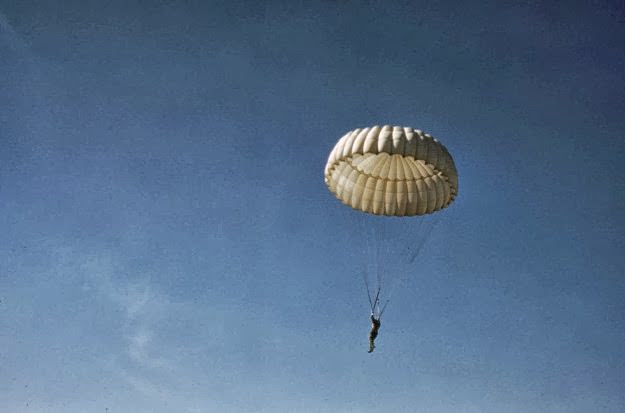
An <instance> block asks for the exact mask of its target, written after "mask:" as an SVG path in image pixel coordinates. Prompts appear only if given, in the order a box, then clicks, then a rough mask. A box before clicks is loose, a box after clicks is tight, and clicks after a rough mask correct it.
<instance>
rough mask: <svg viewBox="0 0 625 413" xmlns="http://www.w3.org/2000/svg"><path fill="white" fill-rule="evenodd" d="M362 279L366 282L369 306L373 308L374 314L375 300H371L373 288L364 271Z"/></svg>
mask: <svg viewBox="0 0 625 413" xmlns="http://www.w3.org/2000/svg"><path fill="white" fill-rule="evenodd" d="M362 279H363V280H364V282H365V287H367V298H368V299H369V307H370V308H371V314H373V301H372V300H371V290H370V289H369V282H368V281H367V275H366V273H362Z"/></svg>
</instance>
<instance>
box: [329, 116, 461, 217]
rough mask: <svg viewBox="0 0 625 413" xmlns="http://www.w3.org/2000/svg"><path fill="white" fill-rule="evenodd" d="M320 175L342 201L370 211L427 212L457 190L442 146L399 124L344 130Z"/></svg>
mask: <svg viewBox="0 0 625 413" xmlns="http://www.w3.org/2000/svg"><path fill="white" fill-rule="evenodd" d="M324 174H325V182H326V185H328V188H329V189H330V191H331V192H332V193H334V195H335V196H336V197H337V198H338V199H339V200H341V202H343V203H344V204H346V205H349V206H351V207H352V208H355V209H358V210H360V211H363V212H367V213H370V214H375V215H388V216H413V215H424V214H431V213H433V212H436V211H439V210H441V209H443V208H445V207H447V206H448V205H449V204H450V203H451V202H452V201H453V200H454V199H455V197H456V195H457V193H458V174H457V172H456V166H455V165H454V160H453V159H452V157H451V155H450V154H449V152H448V151H447V148H445V146H443V145H442V144H441V143H440V142H439V141H437V140H436V139H434V138H432V136H430V135H428V134H426V133H423V132H422V131H420V130H418V129H413V128H405V127H400V126H388V125H387V126H382V127H380V126H374V127H371V128H364V129H356V130H354V131H351V132H348V133H347V134H345V135H344V136H343V137H342V138H341V139H339V141H338V142H337V143H336V145H335V146H334V149H333V150H332V152H331V153H330V156H329V157H328V162H327V164H326V167H325V172H324Z"/></svg>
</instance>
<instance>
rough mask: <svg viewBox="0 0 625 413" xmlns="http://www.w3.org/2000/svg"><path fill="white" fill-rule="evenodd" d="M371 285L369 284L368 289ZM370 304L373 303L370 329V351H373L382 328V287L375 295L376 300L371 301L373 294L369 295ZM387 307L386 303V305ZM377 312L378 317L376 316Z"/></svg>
mask: <svg viewBox="0 0 625 413" xmlns="http://www.w3.org/2000/svg"><path fill="white" fill-rule="evenodd" d="M368 290H369V287H368V286H367V291H368ZM369 304H371V330H370V331H369V351H368V353H373V350H374V349H375V339H376V337H377V336H378V331H379V330H380V325H381V324H382V322H381V321H380V319H381V318H382V312H383V311H384V308H382V310H380V289H379V288H378V293H377V294H376V295H375V300H373V303H371V296H369ZM384 307H386V305H385V306H384ZM376 313H377V315H378V316H377V317H376Z"/></svg>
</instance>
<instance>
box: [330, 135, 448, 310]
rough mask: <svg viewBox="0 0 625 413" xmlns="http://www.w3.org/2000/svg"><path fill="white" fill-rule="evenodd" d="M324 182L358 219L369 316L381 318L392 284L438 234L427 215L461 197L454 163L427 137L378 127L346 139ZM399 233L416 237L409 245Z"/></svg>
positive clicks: (333, 155)
mask: <svg viewBox="0 0 625 413" xmlns="http://www.w3.org/2000/svg"><path fill="white" fill-rule="evenodd" d="M324 175H325V183H326V185H327V186H328V189H329V190H330V191H331V192H332V193H333V194H334V195H335V196H336V197H337V198H338V199H339V200H340V201H341V202H342V203H343V204H345V205H347V206H350V207H351V208H353V210H355V211H356V212H357V213H358V214H359V217H358V219H359V220H360V223H361V225H360V226H361V232H360V236H361V237H363V238H364V239H365V242H366V246H363V247H362V248H363V250H362V252H363V256H365V257H367V260H368V262H367V263H366V268H365V270H364V272H363V278H364V281H365V286H366V288H367V294H368V296H369V304H370V306H371V313H372V314H374V313H375V314H376V315H377V316H381V315H382V313H383V312H384V309H385V308H386V304H388V301H389V300H390V295H391V294H392V287H393V285H387V284H392V280H397V279H398V278H400V276H401V275H402V274H401V272H402V271H403V272H404V273H405V271H406V270H405V268H402V264H411V263H412V262H413V261H414V260H415V258H416V256H417V255H418V253H419V251H420V249H421V247H422V246H423V244H424V242H425V239H426V238H427V236H428V235H429V233H430V231H431V229H432V228H431V227H428V226H427V224H424V221H423V218H424V217H422V216H425V215H429V214H434V213H435V212H438V211H440V210H442V209H444V208H446V207H448V206H449V205H450V204H451V203H452V202H453V201H454V199H455V198H456V196H457V194H458V173H457V171H456V166H455V164H454V161H453V158H452V157H451V155H450V154H449V152H448V151H447V148H445V146H444V145H443V144H441V143H440V142H439V141H438V140H436V139H434V138H433V137H432V136H431V135H429V134H427V133H423V132H422V131H421V130H418V129H413V128H409V127H400V126H388V125H386V126H382V127H380V126H373V127H369V128H364V129H356V130H353V131H350V132H347V133H346V134H345V135H344V136H343V137H341V138H340V139H339V140H338V142H337V143H336V145H335V146H334V149H332V151H331V152H330V155H329V157H328V162H327V164H326V166H325V171H324ZM398 231H402V232H405V231H415V233H414V234H413V235H412V236H411V237H410V238H408V239H403V238H402V237H401V236H400V234H399V233H398ZM381 264H384V265H386V268H381ZM372 284H375V287H376V288H375V289H374V290H373V291H372V289H371V288H370V287H371V285H372ZM383 284H384V285H383ZM383 287H384V288H385V290H384V291H385V292H386V295H385V294H384V293H382V294H381V291H382V289H383ZM382 296H385V298H381V297H382ZM382 300H384V301H385V304H384V305H380V303H381V302H382Z"/></svg>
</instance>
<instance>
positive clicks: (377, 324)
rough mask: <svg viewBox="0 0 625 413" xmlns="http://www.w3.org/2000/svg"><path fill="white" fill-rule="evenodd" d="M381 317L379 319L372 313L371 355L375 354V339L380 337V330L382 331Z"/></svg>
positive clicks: (370, 332)
mask: <svg viewBox="0 0 625 413" xmlns="http://www.w3.org/2000/svg"><path fill="white" fill-rule="evenodd" d="M381 324H382V323H381V322H380V316H378V317H377V318H376V317H375V315H374V314H373V313H371V331H369V351H368V352H369V353H373V350H374V349H375V338H376V337H377V336H378V330H380V325H381Z"/></svg>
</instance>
